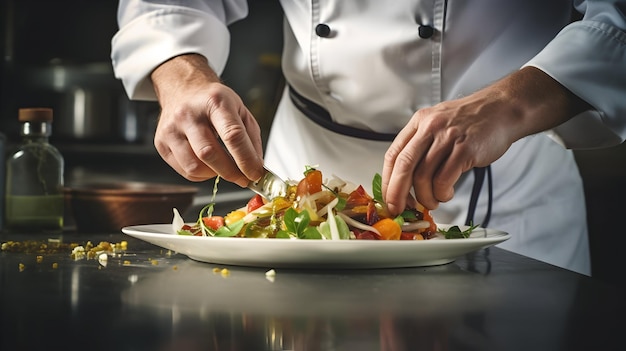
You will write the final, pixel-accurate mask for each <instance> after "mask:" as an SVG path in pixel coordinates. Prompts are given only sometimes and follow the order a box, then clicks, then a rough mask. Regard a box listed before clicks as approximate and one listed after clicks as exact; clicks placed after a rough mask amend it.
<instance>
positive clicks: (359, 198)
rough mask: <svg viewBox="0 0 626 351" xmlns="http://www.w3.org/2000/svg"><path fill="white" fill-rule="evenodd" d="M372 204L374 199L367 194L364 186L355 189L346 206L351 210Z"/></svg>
mask: <svg viewBox="0 0 626 351" xmlns="http://www.w3.org/2000/svg"><path fill="white" fill-rule="evenodd" d="M370 202H372V197H371V196H369V195H368V194H367V192H366V191H365V189H364V188H363V186H362V185H359V187H358V188H356V189H354V191H352V192H351V193H350V194H349V195H348V198H347V199H346V206H347V207H349V208H352V207H356V206H367V205H368V204H369V203H370Z"/></svg>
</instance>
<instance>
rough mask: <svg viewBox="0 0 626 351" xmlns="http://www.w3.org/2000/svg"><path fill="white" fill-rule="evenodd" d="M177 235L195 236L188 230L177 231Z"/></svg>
mask: <svg viewBox="0 0 626 351" xmlns="http://www.w3.org/2000/svg"><path fill="white" fill-rule="evenodd" d="M176 234H178V235H193V234H192V233H191V232H190V231H188V230H186V229H179V230H177V231H176Z"/></svg>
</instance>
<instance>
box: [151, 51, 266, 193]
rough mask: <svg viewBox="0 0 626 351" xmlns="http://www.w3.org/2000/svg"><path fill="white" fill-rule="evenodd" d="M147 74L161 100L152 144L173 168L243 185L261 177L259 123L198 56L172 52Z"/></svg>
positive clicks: (196, 176) (201, 177)
mask: <svg viewBox="0 0 626 351" xmlns="http://www.w3.org/2000/svg"><path fill="white" fill-rule="evenodd" d="M151 78H152V82H153V84H154V88H155V91H156V95H157V98H158V100H159V103H160V105H161V113H160V116H159V121H158V124H157V128H156V133H155V135H154V145H155V147H156V149H157V151H158V152H159V154H160V155H161V157H162V158H163V159H164V160H165V161H166V162H167V163H168V164H169V165H170V166H171V167H172V168H173V169H174V170H176V171H177V172H178V173H179V174H181V175H182V176H183V177H185V178H187V179H189V180H191V181H203V180H206V179H210V178H213V177H215V176H216V175H219V176H220V177H222V178H224V179H226V180H228V181H230V182H233V183H236V184H238V185H240V186H242V187H245V186H246V185H247V184H248V183H249V181H250V180H258V179H260V178H261V176H262V175H263V173H262V172H263V149H262V143H261V130H260V128H259V125H258V124H257V122H256V120H255V119H254V117H253V116H252V114H251V113H250V111H248V109H247V108H246V107H245V106H244V104H243V102H242V101H241V98H240V97H239V96H238V95H237V94H236V93H235V92H234V91H233V90H231V89H230V88H228V87H227V86H225V85H223V84H222V83H221V81H220V79H219V77H218V76H217V74H216V73H215V72H214V71H213V70H212V69H211V68H210V66H209V65H208V63H207V60H206V59H205V58H204V57H203V56H200V55H195V54H189V55H181V56H177V57H175V58H173V59H170V60H169V61H167V62H165V63H163V64H162V65H160V66H159V67H157V68H156V69H155V70H154V72H153V73H152V75H151Z"/></svg>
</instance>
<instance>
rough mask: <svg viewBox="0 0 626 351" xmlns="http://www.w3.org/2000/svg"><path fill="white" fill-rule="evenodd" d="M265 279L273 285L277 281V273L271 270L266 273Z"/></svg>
mask: <svg viewBox="0 0 626 351" xmlns="http://www.w3.org/2000/svg"><path fill="white" fill-rule="evenodd" d="M265 279H267V280H269V281H270V282H272V283H273V282H274V280H276V271H275V270H273V269H270V270H269V271H267V272H265Z"/></svg>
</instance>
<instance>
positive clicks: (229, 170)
mask: <svg viewBox="0 0 626 351" xmlns="http://www.w3.org/2000/svg"><path fill="white" fill-rule="evenodd" d="M187 137H188V139H189V143H188V145H189V146H190V148H191V150H188V151H185V152H188V154H187V155H180V156H178V152H179V151H180V152H183V147H179V148H177V149H175V151H174V152H175V154H176V155H177V160H179V162H180V160H181V159H182V158H185V160H186V161H189V162H190V165H194V166H195V165H196V164H195V163H191V159H190V158H192V157H193V158H195V159H197V160H198V161H199V163H200V164H201V166H198V168H197V169H193V171H194V172H200V170H201V169H203V168H206V169H210V170H212V171H213V172H214V173H216V174H217V175H219V176H220V177H222V178H223V179H225V180H227V181H229V182H232V183H236V184H238V185H239V186H242V187H245V186H246V185H247V184H248V183H249V180H248V179H247V178H246V176H245V175H244V174H243V173H242V172H241V171H240V170H239V168H238V167H237V165H236V164H235V161H234V160H233V158H232V156H231V155H230V154H229V153H228V151H227V150H226V149H225V148H224V146H222V143H221V142H220V140H219V139H218V135H217V134H216V132H215V131H214V129H213V127H211V126H210V125H208V121H207V123H206V125H205V126H204V125H194V126H193V127H192V128H190V129H189V130H188V131H187Z"/></svg>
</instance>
